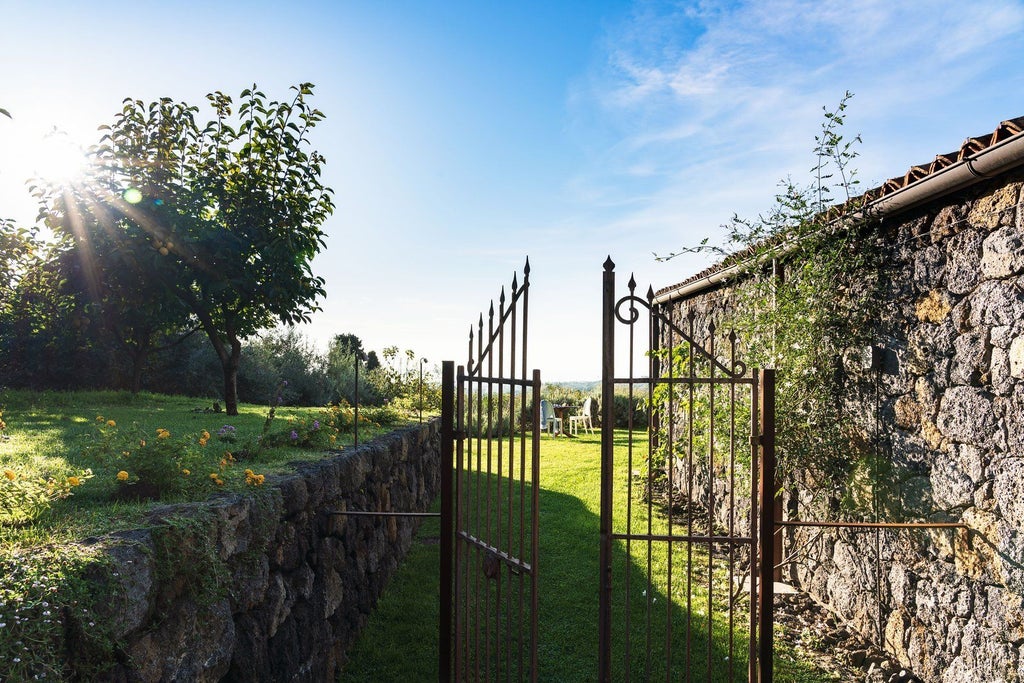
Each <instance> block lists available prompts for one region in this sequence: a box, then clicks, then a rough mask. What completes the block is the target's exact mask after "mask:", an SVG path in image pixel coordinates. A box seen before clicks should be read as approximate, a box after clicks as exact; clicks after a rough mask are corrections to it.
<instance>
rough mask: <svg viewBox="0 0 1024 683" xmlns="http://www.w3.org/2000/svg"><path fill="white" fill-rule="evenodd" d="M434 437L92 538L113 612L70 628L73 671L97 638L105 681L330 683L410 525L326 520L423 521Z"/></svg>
mask: <svg viewBox="0 0 1024 683" xmlns="http://www.w3.org/2000/svg"><path fill="white" fill-rule="evenodd" d="M439 429H440V426H439V422H438V421H433V422H431V423H429V424H425V425H423V426H422V427H416V428H411V429H406V430H403V431H399V432H396V433H394V434H392V435H389V436H385V437H382V438H378V439H376V440H374V441H372V442H370V443H367V444H365V445H362V446H360V447H358V448H353V449H351V450H346V451H344V452H343V453H341V454H339V455H337V456H336V457H331V458H328V459H325V460H323V461H318V462H315V463H303V464H300V465H297V473H296V474H294V475H289V476H281V477H276V478H273V479H271V478H268V479H267V483H266V484H265V485H264V488H263V489H262V490H261V491H260V492H259V494H258V495H256V496H255V497H240V496H223V497H219V498H216V499H214V500H212V501H208V502H205V503H193V504H182V505H169V506H164V507H161V508H159V509H157V510H155V511H153V513H152V514H151V521H152V525H151V526H150V527H149V528H146V529H138V530H134V531H127V532H123V533H117V534H112V535H110V536H106V537H103V538H100V539H93V540H92V543H94V544H99V545H100V546H101V548H102V551H103V553H105V555H106V556H107V557H108V558H109V560H110V563H109V564H108V567H107V568H106V569H103V570H102V571H98V572H97V576H96V577H95V578H96V581H97V590H103V591H105V593H106V594H108V595H109V599H108V600H107V601H106V614H105V615H103V614H101V615H99V617H98V618H97V617H96V616H93V617H91V619H92V620H93V623H90V624H84V623H80V622H79V621H78V620H76V619H75V617H74V615H68V617H69V619H68V623H69V645H70V647H69V648H68V649H69V653H68V657H69V666H70V668H72V669H77V665H76V664H75V661H74V660H75V659H76V658H78V657H79V656H80V654H81V653H82V652H87V651H92V652H93V653H95V650H96V648H97V647H98V645H97V642H98V641H99V640H101V639H102V640H103V642H104V643H106V645H105V646H104V647H106V648H109V646H110V643H113V646H114V648H113V652H112V653H109V654H110V667H109V668H108V669H107V670H106V671H105V673H104V674H103V675H102V676H101V677H100V680H111V681H219V680H228V681H328V680H333V679H334V678H335V677H336V675H337V672H338V670H339V667H340V665H341V664H342V662H343V660H344V656H345V651H346V649H347V648H348V647H349V646H350V645H351V644H352V643H353V641H354V639H355V638H356V635H357V634H358V632H359V630H360V628H361V627H362V626H363V624H364V623H365V621H366V619H367V616H368V615H369V614H370V611H371V610H372V609H373V607H374V605H375V603H376V601H377V598H378V597H379V595H380V593H381V591H382V589H383V588H384V585H385V584H386V583H387V581H388V579H389V578H390V577H391V575H392V573H393V572H394V570H395V568H396V567H397V566H398V563H399V562H400V561H401V559H402V558H403V557H404V556H405V554H406V552H407V551H408V549H409V547H410V545H411V543H412V538H413V534H414V532H415V530H416V527H417V523H416V522H415V521H414V520H412V519H409V518H394V517H388V518H384V517H355V516H352V517H347V516H343V515H334V514H331V512H332V511H343V510H396V511H409V512H422V511H425V510H426V509H427V508H428V507H429V506H430V504H431V502H432V501H433V500H434V499H435V497H436V496H437V495H438V493H439V489H440V437H439ZM99 634H103V635H104V637H103V638H100V636H99ZM90 648H91V650H90ZM92 666H95V655H93V662H92ZM94 676H95V674H90V678H93V677H94Z"/></svg>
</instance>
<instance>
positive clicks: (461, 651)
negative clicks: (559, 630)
mask: <svg viewBox="0 0 1024 683" xmlns="http://www.w3.org/2000/svg"><path fill="white" fill-rule="evenodd" d="M471 336H472V335H471ZM456 377H457V380H456V387H455V419H456V420H457V421H458V423H457V425H456V430H455V438H456V439H457V441H456V444H455V456H456V457H455V477H454V478H455V523H456V531H457V532H460V531H464V530H465V529H466V526H467V524H468V523H469V511H468V509H467V506H466V490H465V487H464V486H463V481H464V479H463V475H464V471H465V469H466V468H465V466H464V463H465V457H466V443H467V439H466V393H465V386H466V380H465V368H463V366H461V365H460V366H459V368H458V372H457V374H456ZM467 553H468V549H467V548H466V544H465V542H464V541H462V540H460V539H459V538H458V537H456V538H455V554H456V558H455V559H456V566H455V571H454V574H455V606H454V612H455V633H454V638H455V679H456V680H462V679H464V678H465V677H466V673H467V672H466V669H465V661H466V652H467V648H468V647H469V641H468V640H466V638H465V633H466V618H467V616H468V615H467V612H466V611H465V605H466V598H465V595H466V578H465V576H466V575H465V573H464V569H465V567H466V565H467V563H468V560H469V557H468V554H467Z"/></svg>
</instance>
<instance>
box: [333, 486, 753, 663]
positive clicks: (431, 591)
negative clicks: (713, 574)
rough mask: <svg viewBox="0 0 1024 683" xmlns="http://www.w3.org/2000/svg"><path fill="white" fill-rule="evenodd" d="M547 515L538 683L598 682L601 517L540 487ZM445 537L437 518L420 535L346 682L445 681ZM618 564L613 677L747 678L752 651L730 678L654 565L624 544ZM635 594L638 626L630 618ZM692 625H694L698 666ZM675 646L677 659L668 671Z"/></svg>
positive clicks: (354, 654)
mask: <svg viewBox="0 0 1024 683" xmlns="http://www.w3.org/2000/svg"><path fill="white" fill-rule="evenodd" d="M540 510H541V512H540V527H541V533H540V557H539V561H538V568H539V610H540V611H539V615H538V618H539V624H538V628H539V645H538V666H539V671H538V679H539V680H541V681H559V682H573V681H579V682H583V681H586V682H589V681H594V680H597V676H598V626H597V618H598V606H599V601H600V593H599V590H598V585H599V583H598V579H599V562H598V557H599V554H598V551H599V531H598V529H599V526H598V521H599V520H598V517H597V515H595V514H594V513H593V512H592V511H591V510H590V509H589V508H588V507H587V505H586V504H585V503H584V502H583V501H582V500H580V499H579V498H577V497H575V496H572V495H568V494H565V493H561V492H556V491H552V490H546V489H542V490H541V492H540ZM437 533H438V526H437V522H436V521H431V522H429V523H428V524H426V525H424V527H423V528H422V529H421V532H420V535H419V537H418V541H417V543H416V544H415V546H414V548H413V550H412V551H411V553H410V555H409V557H408V559H407V560H406V561H405V562H404V563H403V565H402V566H401V567H400V568H399V570H398V572H397V573H396V575H395V577H394V578H393V579H392V582H391V584H390V585H389V586H388V587H387V588H386V589H385V593H384V595H383V596H382V598H381V601H380V602H379V604H378V606H377V608H376V609H375V611H374V613H373V614H372V615H371V616H370V618H369V621H368V624H367V626H366V628H365V630H364V631H363V633H362V634H361V636H360V638H359V640H358V642H357V643H356V645H355V646H354V648H353V649H352V650H351V652H350V653H349V662H348V664H347V665H346V667H345V670H344V672H343V673H342V675H341V677H340V679H339V680H341V681H346V682H358V681H367V682H369V681H426V680H434V679H436V672H437V645H438V638H437V627H438V583H439V573H438V562H439V555H438V552H439V549H438V545H437V544H436V541H435V539H436V535H437ZM614 566H615V573H614V581H615V584H614V587H613V613H614V616H613V619H614V622H615V627H614V633H613V650H612V661H613V676H612V677H613V680H616V681H620V680H621V681H624V680H636V681H646V680H656V679H662V680H663V679H665V678H666V676H668V677H669V678H670V679H671V680H674V681H678V680H695V681H696V680H705V679H706V672H707V662H708V658H709V656H710V659H711V662H712V670H713V676H712V678H711V679H710V680H715V681H725V680H737V681H740V680H746V657H745V653H740V654H739V655H734V656H735V662H734V670H733V671H732V674H733V675H732V676H730V675H729V673H730V671H729V666H728V662H729V660H728V657H729V652H728V647H727V644H725V643H719V642H717V639H716V642H714V643H712V645H711V647H710V650H709V648H708V639H707V622H706V620H705V619H704V618H703V616H700V615H697V614H694V616H693V619H692V620H688V619H687V612H686V610H685V609H683V608H682V607H681V606H680V605H679V604H677V603H672V602H670V601H669V600H668V599H667V596H666V594H665V592H664V590H661V589H659V588H658V586H657V580H655V582H654V583H652V584H649V583H648V579H647V571H646V566H645V564H644V563H642V562H638V561H637V560H636V558H635V557H634V558H630V557H628V556H627V554H626V549H625V547H624V546H623V545H621V544H619V545H616V547H615V550H614ZM473 569H474V570H477V569H478V568H476V567H474V568H473ZM627 585H628V589H627ZM627 590H628V592H629V597H630V600H629V614H630V620H629V627H627V625H626V620H625V618H624V617H625V614H626V600H625V598H626V595H627ZM668 623H671V624H672V638H671V642H670V643H667V642H666V640H667V639H666V636H665V633H666V628H667V627H666V625H667V624H668ZM687 623H689V624H691V630H690V633H689V653H690V657H689V661H688V659H687V656H686V652H687V629H686V624H687ZM717 634H718V631H717V630H716V635H717ZM627 638H628V641H629V647H628V648H627ZM648 640H649V641H650V647H649V648H648V645H647V643H648ZM737 643H738V644H737V648H736V649H738V650H742V649H743V648H744V647H745V640H743V636H742V635H741V634H738V635H737ZM666 646H668V647H669V648H670V649H671V660H672V661H671V663H670V664H669V666H670V669H669V670H668V671H666V659H667V657H668V656H669V654H668V649H667V647H666ZM627 670H628V672H629V673H628V674H627Z"/></svg>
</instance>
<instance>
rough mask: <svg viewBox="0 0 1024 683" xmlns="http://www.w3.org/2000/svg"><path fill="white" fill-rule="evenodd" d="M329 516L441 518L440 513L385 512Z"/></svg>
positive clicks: (333, 512) (340, 512)
mask: <svg viewBox="0 0 1024 683" xmlns="http://www.w3.org/2000/svg"><path fill="white" fill-rule="evenodd" d="M327 514H329V515H350V516H353V517H440V516H441V513H440V512H393V511H390V510H385V511H381V512H373V511H372V510H328V511H327Z"/></svg>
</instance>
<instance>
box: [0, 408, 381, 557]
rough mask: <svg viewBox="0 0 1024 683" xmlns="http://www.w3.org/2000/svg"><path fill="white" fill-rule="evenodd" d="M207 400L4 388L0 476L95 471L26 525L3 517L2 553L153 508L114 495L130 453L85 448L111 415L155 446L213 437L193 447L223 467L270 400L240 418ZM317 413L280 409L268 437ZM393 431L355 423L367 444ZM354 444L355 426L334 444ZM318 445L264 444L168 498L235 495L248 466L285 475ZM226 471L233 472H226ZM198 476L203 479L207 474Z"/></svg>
mask: <svg viewBox="0 0 1024 683" xmlns="http://www.w3.org/2000/svg"><path fill="white" fill-rule="evenodd" d="M210 405H211V404H210V403H209V402H208V401H207V400H205V399H194V398H188V397H180V396H164V395H158V394H148V393H141V394H137V395H133V394H131V393H128V392H110V391H86V392H31V391H20V390H6V391H3V392H2V393H0V410H2V411H3V417H2V419H3V421H4V422H5V423H6V430H5V431H4V433H3V438H2V439H0V472H2V471H3V470H8V469H9V470H11V471H12V472H15V473H17V475H18V477H19V479H22V478H29V479H31V478H39V477H44V478H45V477H51V476H52V477H56V478H57V479H61V478H62V477H65V476H66V475H68V474H72V473H75V472H79V471H81V470H84V469H91V470H92V472H93V475H94V476H93V477H92V478H91V479H89V480H87V481H85V482H84V483H83V485H81V486H79V487H77V488H75V489H73V496H72V497H70V498H67V499H65V500H60V501H57V502H55V503H54V504H53V507H52V509H51V510H50V511H49V512H48V513H46V514H44V515H42V516H41V517H40V518H39V519H37V520H36V521H34V522H33V523H31V524H13V525H12V524H3V523H2V520H0V552H4V551H7V552H10V551H12V550H14V549H17V548H25V547H32V546H34V545H37V544H40V543H48V542H53V541H54V540H75V539H81V538H84V537H87V536H93V535H97V534H101V533H105V532H108V531H112V530H116V529H122V528H125V527H128V526H131V525H132V524H134V523H136V522H137V521H138V520H139V519H141V515H142V514H143V513H144V512H145V511H146V509H148V508H150V507H152V506H153V505H154V503H152V502H132V501H130V500H117V496H116V495H115V492H116V491H117V489H118V486H119V484H118V481H117V477H116V474H117V472H118V471H119V470H120V469H121V468H122V467H124V468H125V469H131V468H130V465H128V464H125V463H130V462H131V460H130V458H129V459H127V460H118V459H114V458H97V457H96V455H95V454H90V453H89V452H88V446H89V445H90V444H95V443H96V442H97V440H98V439H99V433H100V430H101V429H107V427H106V426H105V425H106V423H105V421H106V420H113V421H115V423H116V429H117V430H121V431H124V432H125V433H127V432H128V431H131V432H132V433H136V432H137V433H138V434H141V435H148V436H145V437H144V438H147V439H148V440H149V441H150V445H152V444H154V443H157V442H158V438H157V437H156V432H157V430H158V429H166V430H168V431H169V432H170V433H171V434H172V435H173V436H174V437H175V438H177V437H179V435H180V436H181V437H183V438H184V437H185V436H186V435H188V436H189V437H194V438H195V439H198V438H199V436H200V435H201V433H202V432H203V431H204V430H205V431H207V432H209V433H210V434H211V438H210V439H209V443H208V445H206V446H204V447H203V448H202V449H199V448H198V447H197V448H196V450H197V452H199V453H200V454H201V455H202V456H203V457H204V459H205V460H204V462H203V465H204V466H205V467H206V468H209V469H210V470H217V469H219V461H220V460H221V458H222V457H223V456H224V453H225V451H227V452H231V451H234V452H236V453H237V452H238V450H239V449H240V448H242V447H243V445H244V444H246V443H247V442H250V443H251V442H253V441H254V440H255V439H256V437H258V436H259V435H261V433H262V432H263V429H264V424H265V422H266V418H267V412H268V407H267V406H260V405H249V404H242V405H240V406H239V414H238V415H237V416H233V417H228V416H227V415H225V414H224V413H215V412H212V411H211V410H210ZM321 412H322V409H319V408H293V407H289V406H282V407H279V408H277V409H276V416H275V419H274V421H273V424H272V426H271V429H270V433H271V434H273V433H274V432H283V433H285V434H287V432H288V430H289V429H291V427H292V425H294V424H297V423H298V422H297V421H301V420H306V421H307V422H310V421H312V420H314V419H316V418H317V416H319V415H320V414H321ZM366 413H370V414H371V416H372V415H373V412H372V410H370V411H368V410H366V409H364V410H363V411H361V415H360V417H361V418H362V417H363V415H364V414H366ZM98 417H103V418H104V422H102V423H101V422H98V421H97V418H98ZM224 425H231V426H232V427H234V428H235V430H234V432H233V434H229V435H228V436H227V440H222V439H221V438H220V437H219V436H218V435H217V434H218V430H220V429H221V428H222V427H223V426H224ZM391 428H392V426H391V425H388V426H383V427H382V426H381V425H378V424H375V423H373V422H363V421H362V419H361V421H360V439H361V440H363V441H367V440H369V439H371V438H372V437H373V436H375V435H376V434H379V433H382V432H384V431H388V430H390V429H391ZM110 429H114V428H110ZM284 440H285V441H287V438H285V439H284ZM352 441H353V435H352V433H351V432H347V433H346V432H342V433H340V434H338V435H337V441H336V442H335V444H334V445H335V447H343V446H345V445H349V444H351V443H352ZM323 451H324V448H293V447H287V446H276V447H267V448H265V449H262V450H261V451H260V452H259V454H258V456H256V457H254V458H253V459H251V460H249V461H245V462H238V463H235V464H234V465H232V466H230V467H229V468H227V469H226V470H225V473H226V474H225V476H224V478H223V479H224V482H225V483H224V486H223V487H214V486H205V487H204V486H197V487H193V488H192V489H191V490H190V491H187V492H185V493H183V494H181V495H177V496H174V497H172V498H171V500H172V501H173V500H182V499H202V498H204V497H206V496H208V495H210V494H211V493H213V492H214V491H215V490H229V491H230V490H233V491H240V490H243V489H245V488H246V484H245V479H244V477H243V476H242V470H243V469H247V468H252V469H254V470H257V471H259V472H260V473H263V474H265V475H267V476H272V475H274V474H280V473H286V472H289V471H290V470H291V465H290V463H292V462H294V461H297V460H309V459H318V458H322V457H323ZM228 470H230V473H231V475H232V476H227V473H228ZM196 474H197V475H198V476H199V477H203V476H206V472H205V471H204V472H202V473H200V472H196ZM162 502H167V501H166V500H164V501H162Z"/></svg>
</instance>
